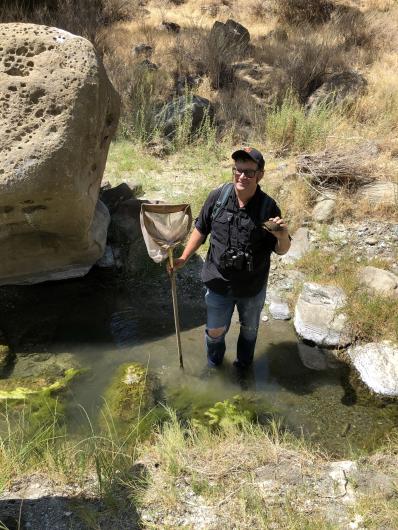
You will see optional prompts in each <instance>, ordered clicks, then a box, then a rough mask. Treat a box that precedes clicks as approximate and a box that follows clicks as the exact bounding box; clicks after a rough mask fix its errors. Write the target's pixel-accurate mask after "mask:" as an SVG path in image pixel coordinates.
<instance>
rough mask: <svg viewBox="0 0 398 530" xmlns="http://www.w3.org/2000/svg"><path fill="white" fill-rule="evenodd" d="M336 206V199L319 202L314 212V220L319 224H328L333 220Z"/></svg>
mask: <svg viewBox="0 0 398 530" xmlns="http://www.w3.org/2000/svg"><path fill="white" fill-rule="evenodd" d="M335 205H336V201H335V200H334V199H324V200H322V201H319V202H318V203H317V204H316V205H315V206H314V209H313V210H312V218H313V219H314V221H317V222H319V223H326V222H327V221H330V220H331V219H332V218H333V210H334V207H335Z"/></svg>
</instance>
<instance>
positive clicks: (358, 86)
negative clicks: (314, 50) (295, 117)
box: [306, 71, 368, 111]
mask: <svg viewBox="0 0 398 530" xmlns="http://www.w3.org/2000/svg"><path fill="white" fill-rule="evenodd" d="M367 84H368V83H367V81H366V79H365V78H364V77H363V76H362V75H361V74H358V73H357V72H353V71H346V72H341V73H338V74H331V75H330V76H329V77H328V78H327V79H326V80H325V81H324V82H323V83H322V85H321V86H320V87H319V88H317V89H316V90H315V91H314V92H313V93H312V94H311V96H310V97H309V98H308V101H307V104H306V107H307V109H309V110H310V111H311V110H313V109H314V108H316V107H319V106H322V105H330V104H333V105H338V104H340V103H343V102H345V101H347V100H350V101H351V100H353V99H356V98H358V97H359V96H361V95H362V94H364V93H365V90H366V87H367Z"/></svg>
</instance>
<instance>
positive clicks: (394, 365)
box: [347, 341, 398, 397]
mask: <svg viewBox="0 0 398 530" xmlns="http://www.w3.org/2000/svg"><path fill="white" fill-rule="evenodd" d="M347 354H348V356H349V358H350V359H351V361H352V363H353V365H354V366H355V368H356V369H357V370H358V372H359V375H360V377H361V379H362V381H363V382H364V383H365V384H366V385H367V386H368V387H369V388H370V389H371V390H373V391H374V392H376V393H377V394H382V395H384V396H390V397H396V396H398V344H394V343H392V342H390V341H383V342H370V343H367V344H358V345H355V346H352V347H350V348H349V349H348V351H347Z"/></svg>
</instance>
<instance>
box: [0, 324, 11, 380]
mask: <svg viewBox="0 0 398 530" xmlns="http://www.w3.org/2000/svg"><path fill="white" fill-rule="evenodd" d="M10 357H11V350H10V347H9V346H8V343H7V341H6V338H5V336H4V335H3V333H2V332H1V331H0V375H1V374H2V372H3V369H4V368H5V367H6V366H7V364H8V363H9V361H10Z"/></svg>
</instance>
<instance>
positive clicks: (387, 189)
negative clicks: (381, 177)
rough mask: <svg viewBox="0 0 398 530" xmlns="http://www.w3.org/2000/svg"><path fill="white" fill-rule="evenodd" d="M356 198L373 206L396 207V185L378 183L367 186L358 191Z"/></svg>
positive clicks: (384, 182)
mask: <svg viewBox="0 0 398 530" xmlns="http://www.w3.org/2000/svg"><path fill="white" fill-rule="evenodd" d="M357 197H358V198H359V199H362V200H367V201H369V202H370V203H371V204H373V205H375V206H396V205H397V204H398V184H397V183H396V182H388V181H378V182H374V183H372V184H367V185H366V186H363V187H362V188H360V189H359V190H358V193H357Z"/></svg>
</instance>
